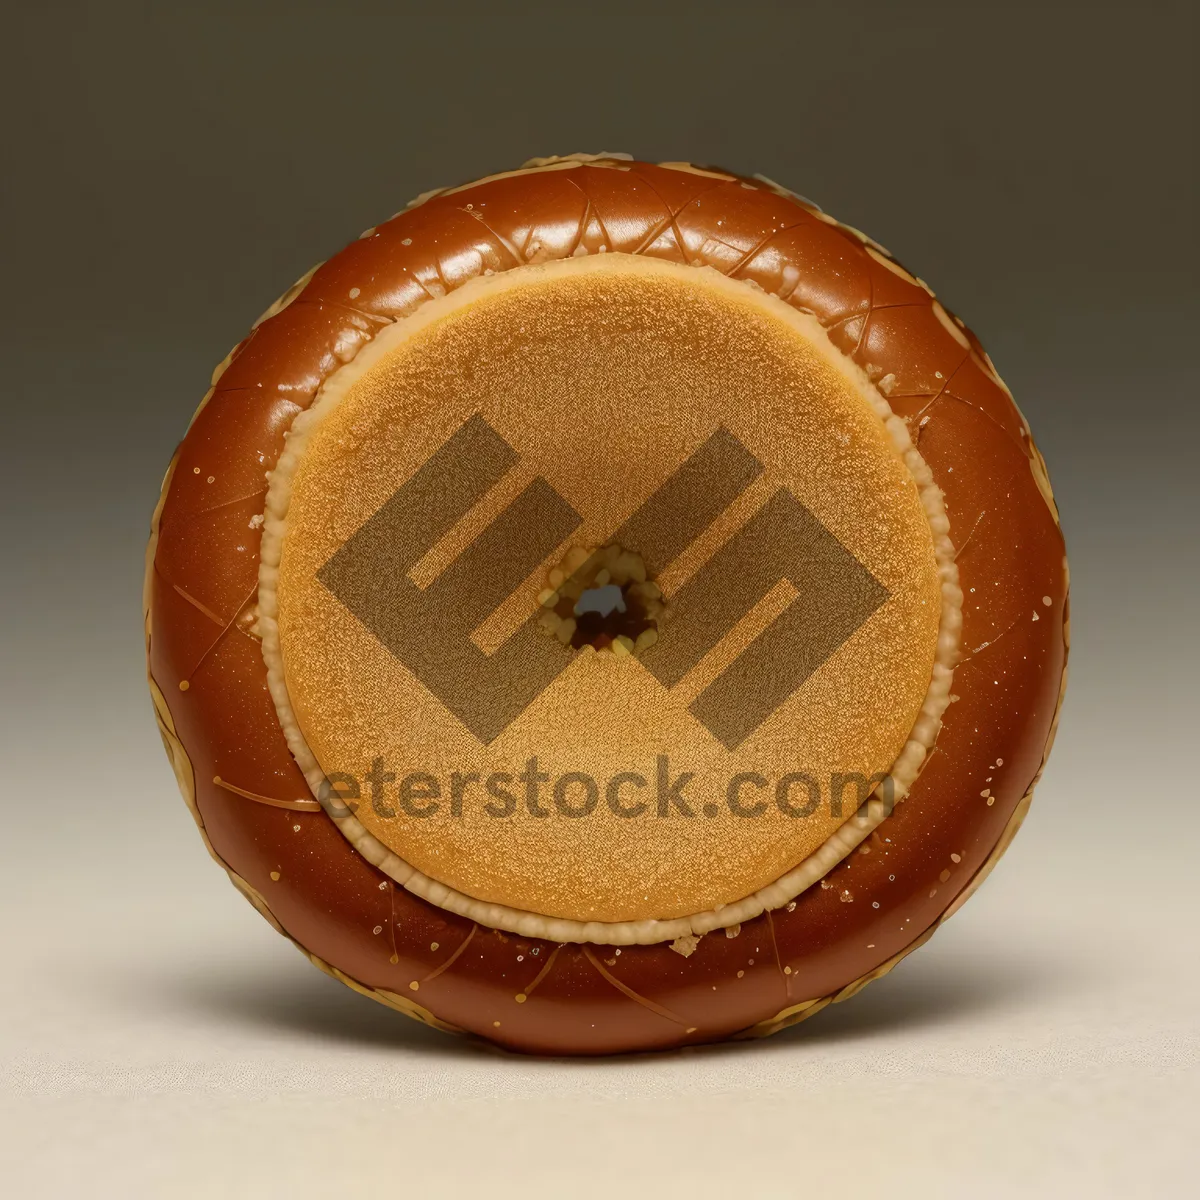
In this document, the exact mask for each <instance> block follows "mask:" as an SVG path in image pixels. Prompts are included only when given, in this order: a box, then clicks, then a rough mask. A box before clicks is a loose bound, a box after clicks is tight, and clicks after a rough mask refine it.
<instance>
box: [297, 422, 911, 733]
mask: <svg viewBox="0 0 1200 1200" xmlns="http://www.w3.org/2000/svg"><path fill="white" fill-rule="evenodd" d="M518 459H519V456H518V454H517V453H516V451H515V450H514V449H513V448H512V447H511V446H510V445H509V444H508V443H507V442H506V441H505V440H504V439H503V438H502V437H501V436H500V435H499V434H498V433H497V432H496V431H495V430H494V429H492V427H491V426H490V425H488V423H487V422H486V421H485V420H484V419H483V418H482V417H481V416H478V415H476V416H474V417H471V418H470V419H469V420H468V421H467V422H466V423H465V424H464V425H462V427H461V428H460V429H459V430H458V431H457V432H456V433H455V434H454V435H453V436H452V437H451V438H450V439H449V441H447V442H446V443H445V444H444V445H443V446H442V447H441V448H440V449H439V450H437V451H436V452H435V453H434V455H433V456H432V457H431V458H430V459H429V460H428V461H427V462H426V463H425V464H424V465H423V466H422V467H421V468H420V470H418V471H417V473H416V474H415V475H414V476H413V477H412V478H411V479H409V480H408V482H406V483H405V484H403V485H402V486H401V487H400V488H399V489H398V490H397V491H396V492H395V493H394V494H393V495H392V496H391V498H390V499H389V500H387V501H386V502H385V503H384V505H383V506H382V507H381V508H380V509H379V510H378V511H377V512H376V513H375V514H374V515H373V516H372V517H370V518H369V519H368V520H367V521H366V522H365V523H364V524H363V525H362V526H361V527H360V528H359V529H358V531H357V532H356V533H354V534H353V535H352V536H351V537H350V538H349V540H347V541H346V542H345V543H344V544H343V545H342V546H341V547H340V549H338V550H337V551H336V552H335V553H334V554H333V556H332V557H331V558H330V559H329V561H328V562H326V563H325V565H324V566H323V567H322V568H321V569H320V571H319V572H318V578H319V579H320V581H321V583H322V584H324V586H325V587H326V588H328V589H329V591H330V592H332V593H333V595H334V596H336V597H337V599H338V600H339V601H340V602H341V603H342V604H343V605H345V607H346V608H347V609H348V610H349V611H350V612H351V613H353V615H354V616H355V617H356V618H357V619H358V620H359V621H360V622H362V624H363V625H364V626H365V627H366V628H367V629H368V630H369V631H370V633H371V634H372V635H373V636H374V637H375V638H376V639H377V640H378V641H379V642H380V643H381V644H382V645H383V646H384V647H385V648H386V649H387V650H388V652H389V653H391V654H392V655H393V656H394V657H395V658H396V659H398V660H399V661H400V662H401V663H402V664H403V665H404V666H405V667H406V668H407V669H408V670H409V671H411V672H412V673H413V674H414V675H415V676H416V677H417V678H418V679H419V680H421V682H422V683H423V684H424V685H425V686H426V687H427V688H428V689H429V690H430V691H431V692H432V693H433V694H434V695H435V696H436V697H437V698H438V700H440V701H441V703H442V704H444V705H445V706H446V707H447V708H448V709H449V710H450V711H451V712H452V713H454V715H455V716H456V717H457V718H458V719H459V720H460V721H462V723H463V724H464V725H465V726H466V727H467V728H468V729H469V730H470V731H471V733H472V734H473V735H474V736H475V737H476V738H478V739H479V741H481V742H483V743H484V744H488V743H491V742H492V741H494V740H495V739H496V738H497V737H498V736H499V735H500V734H501V733H502V732H503V731H504V730H505V729H506V728H508V726H509V725H511V724H512V722H513V721H515V720H516V719H517V717H519V716H520V715H521V713H522V712H524V711H525V709H526V708H528V707H529V705H530V704H532V703H533V701H534V700H535V699H536V698H537V697H538V696H539V695H540V694H541V693H542V692H543V691H544V690H545V689H546V688H547V687H549V686H550V684H551V683H553V682H554V680H555V679H556V678H557V677H558V675H559V674H561V672H562V671H563V670H565V669H566V667H567V666H568V665H569V664H570V662H571V659H572V657H573V655H572V652H571V651H570V650H568V649H567V648H565V647H563V646H562V645H560V644H559V643H558V642H557V641H555V640H554V639H552V638H548V637H546V636H545V635H544V634H543V633H542V632H541V631H540V630H539V629H538V627H537V619H538V616H537V614H536V613H534V614H531V615H530V617H529V619H528V620H526V621H525V622H524V623H523V624H522V625H521V626H520V627H519V628H518V629H517V630H516V632H514V633H513V634H512V635H511V636H510V637H509V638H508V639H507V640H506V641H505V642H504V643H503V644H502V645H501V646H500V647H499V648H498V649H497V650H496V651H495V652H494V653H492V654H486V653H485V652H484V651H482V650H481V649H479V647H478V646H477V645H476V644H475V643H474V642H473V641H472V637H471V635H472V634H473V632H474V631H475V630H476V629H477V628H478V627H479V625H480V624H481V623H482V622H483V621H484V620H485V619H486V618H487V617H488V616H490V615H491V614H492V613H493V612H495V610H496V609H497V608H498V607H499V606H500V605H501V604H502V603H503V602H504V601H505V600H506V599H507V598H508V597H509V596H510V595H512V593H513V592H514V591H515V590H516V589H517V587H518V586H519V585H520V584H521V583H522V581H524V580H525V579H526V578H528V576H529V575H530V574H531V572H533V571H534V570H536V569H537V567H538V566H539V565H540V564H541V563H543V562H545V561H546V559H547V558H548V557H549V556H550V555H551V554H552V553H553V552H554V551H555V549H556V548H558V547H559V546H561V545H562V543H563V542H564V541H565V540H566V539H567V538H568V537H569V536H570V535H571V534H572V533H573V532H574V531H575V530H576V529H577V528H578V527H579V525H580V524H581V523H582V520H583V518H582V517H581V516H580V515H579V514H578V513H577V512H576V511H575V510H574V509H573V508H572V507H571V505H570V504H568V503H567V501H566V500H564V499H563V498H562V497H561V496H560V495H559V494H558V493H557V492H556V491H555V490H554V489H553V488H552V487H551V486H550V484H549V483H547V482H546V480H545V479H543V478H541V477H538V478H536V479H534V480H533V481H532V482H531V483H529V484H528V486H526V487H525V489H524V490H523V491H522V492H521V493H520V494H519V495H518V496H517V497H516V498H515V499H514V500H513V501H512V503H511V504H510V505H509V506H508V508H506V509H505V510H504V511H503V512H502V513H500V514H499V515H498V516H497V517H496V518H495V519H494V520H493V521H492V523H491V524H490V525H489V526H488V527H487V528H486V529H484V530H483V532H482V533H480V534H479V536H478V537H477V538H476V539H475V540H474V541H473V542H472V543H471V544H470V545H469V546H468V547H467V548H466V549H465V550H464V551H463V552H462V553H461V554H460V555H459V557H458V558H457V559H455V560H454V562H452V563H451V564H450V565H449V566H448V567H446V569H445V570H444V571H443V572H442V573H441V575H439V576H438V577H437V579H435V580H434V581H433V583H432V584H431V585H430V586H429V587H428V588H425V589H422V588H419V587H418V586H417V585H416V584H415V583H413V582H412V580H411V579H410V578H409V573H410V572H411V570H412V569H413V567H415V566H416V564H417V563H418V562H419V561H420V560H421V559H422V558H423V557H424V556H425V555H426V554H427V553H428V552H429V551H430V550H431V549H432V548H433V547H434V546H435V545H436V544H437V543H438V542H439V541H440V540H441V539H442V538H443V537H444V536H445V535H446V534H447V533H448V532H449V531H450V529H451V528H452V527H453V526H454V525H455V524H456V523H457V522H458V521H459V520H461V519H462V518H463V517H464V516H465V515H466V514H467V513H468V512H469V511H470V510H471V509H472V508H473V507H474V506H475V505H476V504H477V503H478V502H479V501H480V500H481V499H482V498H483V497H484V495H486V493H487V492H488V491H489V490H490V489H491V488H492V487H493V486H495V484H497V483H498V482H499V481H500V480H501V479H503V477H504V476H505V475H506V474H507V473H508V472H509V471H510V470H512V468H513V467H514V466H515V465H516V463H517V461H518ZM762 470H763V468H762V464H761V463H759V462H758V460H757V459H756V458H755V457H754V456H753V455H752V454H751V453H750V452H749V450H747V449H746V447H745V446H743V445H742V444H741V442H739V441H738V440H737V438H735V437H734V436H733V435H732V434H731V433H729V432H728V431H727V430H724V429H718V430H717V431H716V432H715V433H714V434H713V435H712V436H711V437H710V438H709V439H708V440H707V441H706V442H705V443H704V444H703V445H702V446H700V447H699V448H698V449H697V450H696V451H695V452H694V453H693V454H692V455H691V456H690V457H689V458H688V459H687V460H686V461H685V462H684V463H683V464H682V465H681V466H680V467H679V468H678V469H677V470H676V471H675V472H674V473H673V474H672V475H671V476H670V477H669V478H668V479H667V480H666V481H665V482H664V483H663V484H662V486H661V487H659V489H658V490H657V491H656V492H655V493H654V494H653V495H652V496H650V497H649V498H648V499H647V500H646V501H645V503H644V504H642V506H641V507H640V508H639V509H638V510H637V511H636V512H635V513H634V514H633V515H632V516H631V517H630V518H629V519H628V520H627V521H626V522H625V523H624V524H623V525H622V526H621V527H620V529H618V530H617V531H616V532H615V533H614V535H613V540H614V541H616V542H618V543H619V544H621V545H622V546H625V547H627V548H629V549H633V550H636V551H637V552H638V553H639V554H640V555H641V556H642V559H643V561H644V562H645V563H646V566H647V568H648V569H649V570H650V571H651V572H652V573H654V574H657V573H660V572H661V571H662V570H663V569H664V568H665V567H667V566H669V565H670V563H672V562H673V561H674V560H675V559H676V558H678V557H679V555H680V554H682V553H683V552H684V551H685V550H686V549H687V548H688V546H690V545H691V544H692V543H693V542H694V541H695V540H696V538H698V537H699V536H700V535H701V534H702V533H704V531H705V530H706V529H708V528H709V527H710V526H711V525H712V523H713V522H714V521H715V520H716V519H717V518H718V517H719V516H720V515H721V514H722V513H723V512H725V511H726V509H728V507H729V506H730V505H731V504H732V503H733V502H734V501H735V500H736V499H737V497H738V496H740V495H741V494H742V493H743V492H744V491H745V490H746V489H747V488H748V487H749V486H750V485H751V484H752V483H753V482H754V480H755V479H756V478H757V477H758V476H759V475H761V473H762ZM785 580H786V581H787V582H788V583H790V584H791V586H792V587H793V588H794V589H795V591H796V597H795V599H794V600H792V601H791V602H790V603H789V604H788V606H787V607H786V608H785V609H784V611H783V612H782V613H781V614H780V615H779V616H778V617H776V618H775V620H774V621H773V622H772V623H771V624H770V625H769V626H768V627H767V628H766V629H765V630H763V632H762V633H760V634H759V635H758V637H756V638H755V639H754V640H753V641H752V642H751V643H750V645H749V646H747V647H746V648H745V649H744V650H743V651H742V653H741V654H740V655H739V656H738V657H737V658H736V659H735V660H734V661H733V662H732V663H730V664H729V665H728V666H727V667H725V669H724V670H723V671H721V673H720V674H718V675H717V677H716V678H715V679H713V680H712V681H711V682H710V683H709V684H708V685H707V686H706V687H705V688H704V689H703V690H702V691H701V692H700V694H699V695H698V696H697V697H696V698H695V699H694V700H693V701H692V703H691V704H690V706H689V709H690V711H691V713H692V715H693V716H694V717H695V718H696V720H698V721H699V722H700V723H701V724H702V725H703V726H704V727H705V728H706V729H707V730H708V731H709V732H710V733H711V734H712V735H713V737H715V738H717V740H718V741H720V742H721V743H722V744H723V745H724V746H725V747H726V748H727V749H729V750H733V749H735V748H736V747H737V746H738V745H740V744H741V743H742V742H743V741H744V740H745V739H746V738H747V737H748V736H749V735H750V734H751V733H753V732H754V730H755V729H757V728H759V726H761V725H762V724H763V722H764V721H766V720H767V718H768V717H770V715H771V714H772V713H773V712H775V711H776V710H777V709H778V708H779V707H780V706H781V705H782V704H783V703H784V702H785V701H786V700H787V699H788V698H789V697H790V696H791V695H792V694H793V693H794V692H795V691H796V690H797V689H798V688H799V687H800V686H801V685H802V684H803V683H804V681H805V680H806V679H807V678H808V677H809V676H810V675H811V674H812V673H813V672H814V671H816V670H817V668H818V667H820V666H821V664H822V663H824V662H825V661H826V660H827V659H828V658H829V657H830V656H831V655H832V654H833V653H834V652H835V651H836V650H837V649H838V648H839V647H840V646H841V645H843V644H844V643H845V641H846V640H847V639H848V638H850V637H851V635H852V634H853V633H854V632H855V631H856V630H857V629H859V628H860V627H861V626H862V624H863V623H864V622H865V621H866V620H867V618H868V617H870V616H871V614H872V613H874V612H875V611H876V610H877V609H878V608H879V607H880V606H881V605H882V604H883V603H884V602H885V601H886V600H887V598H888V592H887V589H886V588H884V586H883V585H882V584H881V583H880V582H879V581H878V580H877V579H876V578H875V577H874V576H873V575H872V574H871V573H870V572H869V571H868V570H867V569H866V568H865V567H864V566H863V565H862V564H861V563H860V562H859V561H858V560H857V559H856V558H855V557H854V556H853V555H852V554H851V553H850V552H849V551H848V550H847V549H846V548H845V547H844V546H843V545H842V544H841V542H839V541H838V539H837V538H836V537H834V535H833V534H832V533H830V532H829V530H828V529H826V528H825V526H824V525H822V524H821V522H820V521H818V520H817V518H816V517H815V516H814V515H813V514H812V513H811V512H810V511H809V510H808V509H807V508H806V507H805V506H804V505H803V504H801V503H800V502H799V501H798V500H797V499H796V498H795V497H794V496H793V495H792V494H791V493H790V492H789V491H787V490H786V489H784V488H780V489H779V490H778V491H776V492H775V493H774V494H773V495H772V496H771V497H770V498H769V499H768V500H767V501H766V503H765V504H763V506H762V507H761V508H760V509H759V510H758V512H757V513H755V514H754V516H752V517H751V518H750V519H749V520H748V521H747V522H746V523H745V524H744V525H743V526H742V527H741V528H740V529H739V530H738V531H737V532H736V533H734V534H733V536H732V537H730V538H729V539H728V540H727V541H726V542H725V544H724V545H723V546H721V547H720V548H719V549H718V550H717V551H716V553H714V554H713V555H712V557H711V558H710V559H709V560H708V561H707V562H706V563H704V564H703V565H702V566H701V567H700V568H699V569H698V570H697V571H696V573H695V574H694V575H692V577H691V578H690V579H689V580H688V581H687V583H685V584H684V585H683V587H681V588H680V589H679V591H678V592H677V593H676V594H675V595H674V596H672V597H671V610H672V616H671V620H670V623H669V625H668V627H667V629H668V632H667V634H666V635H665V636H663V637H662V638H661V639H660V641H659V642H658V644H657V645H656V646H654V647H653V648H652V649H651V650H650V651H648V652H647V653H646V655H645V657H644V658H643V659H642V663H643V665H644V666H645V667H646V669H647V670H649V671H650V672H651V673H652V674H653V675H654V677H655V678H656V679H658V681H659V682H660V683H662V684H663V686H664V687H666V688H672V687H674V686H675V685H676V684H678V683H679V682H680V681H681V680H682V679H683V678H684V676H685V675H687V673H688V672H689V671H691V670H692V668H693V667H695V666H697V665H698V664H699V663H700V661H701V660H702V659H703V658H704V657H705V656H706V655H707V654H708V653H709V652H710V651H711V650H712V649H714V648H715V647H716V646H717V645H718V644H719V643H720V642H721V641H722V640H723V639H724V638H725V637H726V636H727V635H728V634H729V633H730V632H731V631H732V630H733V628H734V627H735V626H736V625H737V624H738V623H739V622H740V621H741V620H742V619H743V618H744V617H745V616H746V615H747V614H748V613H749V612H750V611H751V609H753V608H754V607H755V605H757V604H758V603H759V602H760V601H761V600H763V599H764V597H766V596H767V594H768V593H769V592H771V591H772V590H773V589H774V588H775V587H776V586H777V585H778V584H779V583H781V582H783V581H785Z"/></svg>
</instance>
